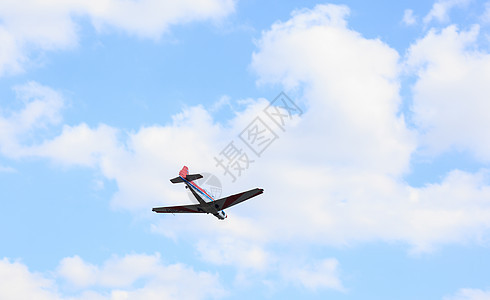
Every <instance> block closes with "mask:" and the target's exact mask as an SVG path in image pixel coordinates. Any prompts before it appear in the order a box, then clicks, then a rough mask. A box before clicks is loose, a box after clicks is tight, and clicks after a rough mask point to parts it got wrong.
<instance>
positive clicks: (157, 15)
mask: <svg viewBox="0 0 490 300" xmlns="http://www.w3.org/2000/svg"><path fill="white" fill-rule="evenodd" d="M234 5H235V3H234V1H233V0H200V1H178V2H175V1H155V0H142V1H124V0H102V1H83V0H70V1H59V0H55V1H49V2H46V1H39V0H27V1H23V2H22V3H20V2H18V1H13V0H6V1H2V2H1V3H0V44H1V45H2V48H1V49H0V76H1V75H3V74H5V73H15V72H19V71H21V70H22V69H23V67H24V64H25V63H26V62H27V61H29V57H30V55H31V54H32V53H33V52H35V51H39V50H43V51H46V50H55V49H67V48H72V47H74V46H76V45H77V43H78V31H79V26H80V25H78V24H77V22H76V18H77V17H88V19H90V20H91V21H92V24H93V25H94V26H95V28H96V29H97V30H98V31H100V32H107V31H108V30H116V31H121V32H125V33H128V34H131V35H134V36H138V37H143V38H151V39H158V38H160V36H161V35H162V34H163V33H165V32H166V31H168V28H169V27H170V26H172V25H176V24H183V23H188V22H193V21H202V20H218V19H221V18H223V17H225V16H227V15H229V14H230V13H231V12H233V10H234Z"/></svg>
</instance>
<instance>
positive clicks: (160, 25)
mask: <svg viewBox="0 0 490 300" xmlns="http://www.w3.org/2000/svg"><path fill="white" fill-rule="evenodd" d="M234 5H235V3H234V1H233V0H199V1H189V0H187V1H178V2H175V1H157V0H143V1H138V2H133V1H117V0H105V1H98V2H93V3H91V4H89V5H88V7H87V8H88V12H89V15H90V16H91V17H92V19H93V22H94V25H95V27H96V28H98V29H99V30H102V29H103V28H104V27H111V28H116V29H120V30H123V31H125V32H128V33H130V34H134V35H137V36H141V37H147V38H153V39H158V38H159V37H160V36H161V35H162V34H163V33H165V32H166V31H167V30H168V27H169V26H171V25H175V24H183V23H188V22H192V21H199V20H209V19H215V20H216V19H220V18H223V17H225V16H227V15H228V14H230V13H231V12H233V10H234Z"/></svg>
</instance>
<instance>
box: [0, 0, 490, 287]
mask: <svg viewBox="0 0 490 300" xmlns="http://www.w3.org/2000/svg"><path fill="white" fill-rule="evenodd" d="M107 3H109V2H107ZM148 3H149V2H148ZM348 15H349V9H348V8H347V7H346V6H338V5H318V6H316V7H315V8H313V9H305V10H298V11H295V12H293V14H292V16H291V18H290V19H289V20H287V21H283V22H277V23H275V24H274V25H272V26H271V28H270V29H269V30H267V31H264V32H263V33H262V36H261V38H260V39H259V40H258V41H257V50H256V52H255V53H254V54H253V57H252V63H251V67H252V69H253V70H254V71H255V72H256V73H257V75H258V82H259V84H279V85H281V86H283V87H284V89H285V90H286V92H287V93H290V95H295V96H296V97H294V98H293V99H294V101H295V102H297V103H298V105H299V106H300V107H302V108H303V110H304V113H303V114H302V115H301V117H299V116H294V117H293V118H292V119H288V120H289V121H290V122H289V123H288V125H287V127H285V128H284V130H282V129H281V128H280V127H278V125H277V124H275V123H274V122H272V121H271V119H269V118H268V117H267V116H266V115H264V111H263V110H264V108H265V107H267V103H266V101H265V100H264V99H257V100H250V101H248V104H247V106H246V108H245V109H243V110H242V111H240V112H237V113H236V115H235V117H234V118H233V119H232V120H229V122H228V123H226V124H220V123H217V122H215V121H214V119H213V117H212V115H211V114H210V112H208V111H206V110H205V109H204V108H203V107H201V106H196V107H190V108H186V109H184V110H183V111H182V113H181V114H178V115H176V116H174V118H173V121H172V122H170V123H169V124H165V125H154V126H149V127H142V128H140V129H139V130H136V131H131V132H121V131H119V130H117V129H115V128H111V127H109V126H107V125H103V124H101V125H99V126H97V127H95V128H90V127H88V126H87V125H85V124H79V125H71V126H68V125H66V126H64V127H63V128H62V131H61V134H60V135H58V136H56V137H54V138H50V139H46V140H43V141H41V142H31V143H26V142H25V141H23V140H22V139H21V138H20V137H25V132H28V130H31V129H32V128H33V126H34V125H32V124H33V123H32V122H28V121H25V122H24V123H23V124H26V125H25V126H24V127H21V128H24V129H19V132H20V133H19V134H18V135H15V136H7V137H5V136H6V135H5V133H2V135H0V136H1V137H2V138H3V139H4V140H10V141H11V140H13V141H15V143H13V144H14V145H17V147H19V149H20V150H22V151H21V152H20V153H23V154H24V155H30V156H39V157H46V158H49V159H52V160H54V161H56V162H60V163H63V164H66V165H70V164H72V165H84V166H88V167H93V168H97V169H98V170H99V171H100V172H101V174H103V175H104V176H105V177H106V178H108V179H111V180H115V182H116V183H117V186H118V191H117V192H116V194H115V195H114V197H113V199H112V204H113V205H114V206H115V207H119V208H125V209H129V210H131V211H133V212H137V213H141V214H148V215H149V214H150V213H151V212H149V210H148V208H149V207H152V206H157V205H158V206H159V205H170V204H184V203H187V202H189V199H188V198H187V195H185V193H184V192H183V189H182V187H180V186H175V185H171V184H169V182H168V179H169V178H172V177H174V176H175V173H176V172H177V171H178V170H179V169H180V168H181V167H182V164H183V163H186V164H188V165H189V167H190V168H191V171H207V172H211V173H215V174H217V175H219V176H220V178H222V179H223V182H226V183H228V184H226V185H225V190H224V191H223V193H224V194H231V193H234V192H239V191H241V190H243V189H246V188H253V187H256V186H259V187H262V188H264V189H265V193H264V194H263V195H261V196H259V197H257V198H254V199H252V200H250V202H247V203H244V204H241V205H239V206H237V207H234V208H233V209H232V210H230V211H229V218H228V219H227V220H226V221H225V222H220V221H218V220H210V218H209V216H205V215H199V216H193V217H192V218H188V216H175V217H170V216H160V215H159V216H157V215H151V216H150V215H149V216H148V218H153V219H151V222H153V225H152V230H153V231H154V232H156V233H162V234H164V235H165V236H167V237H169V238H174V239H177V238H178V237H179V236H183V235H185V236H189V235H193V236H195V237H196V240H197V242H196V245H195V246H196V249H197V253H198V255H199V257H200V258H201V259H202V260H204V261H207V262H210V263H213V264H221V265H233V266H235V267H237V269H239V270H240V272H242V273H243V274H245V275H244V276H247V275H250V274H252V275H255V274H261V275H263V276H273V275H272V274H275V275H274V276H282V277H283V278H285V279H288V280H289V282H296V283H299V284H301V285H303V286H305V287H306V288H308V289H319V288H330V289H337V290H342V289H343V287H342V283H341V278H342V274H341V273H340V272H339V265H341V263H342V262H341V261H340V262H339V261H337V260H336V259H335V258H329V257H325V258H323V259H320V260H319V261H307V260H301V259H296V260H291V259H289V258H290V256H291V255H293V254H294V253H293V252H294V251H295V250H294V249H289V248H288V247H290V245H291V240H294V241H295V242H296V243H297V244H300V245H306V246H305V247H306V248H307V247H308V245H320V246H323V245H350V244H355V243H360V242H364V241H379V240H380V241H402V242H404V243H407V244H409V245H411V246H412V248H413V249H414V250H415V251H428V250H431V249H433V247H434V246H438V245H441V244H446V243H461V242H478V241H480V240H481V239H484V237H485V236H486V235H488V232H489V229H490V222H489V221H488V220H490V201H488V199H490V188H489V176H488V171H487V170H480V171H479V172H477V173H468V172H462V171H458V170H453V171H452V172H450V173H448V174H446V176H445V177H443V178H442V180H441V181H440V182H438V183H433V184H430V185H429V184H428V185H426V186H423V187H420V188H414V187H411V186H409V185H408V184H407V183H406V182H405V181H404V180H403V176H404V175H405V174H407V173H408V172H410V158H411V155H413V153H414V152H415V151H417V148H418V147H420V146H421V145H422V146H425V147H426V148H429V149H432V150H433V151H434V153H436V152H438V151H439V152H440V151H443V150H444V149H447V147H451V146H457V147H461V148H462V149H469V150H470V151H473V152H474V153H475V155H477V156H478V157H479V158H481V159H482V160H484V161H488V153H490V152H489V151H488V150H487V149H488V148H486V147H487V142H486V140H485V139H484V138H482V135H483V134H484V132H486V131H484V130H480V129H481V128H488V126H489V124H488V121H487V119H486V118H484V116H483V113H484V111H486V110H485V108H486V104H485V102H484V101H483V99H482V98H481V97H482V96H481V95H485V94H488V92H486V91H487V90H488V87H487V86H486V85H485V84H484V83H485V78H488V74H487V70H486V66H487V55H486V54H485V53H482V52H479V51H477V50H476V49H472V48H471V47H470V46H471V44H472V43H473V42H474V41H475V36H476V35H477V34H478V28H477V27H475V28H473V29H472V30H469V31H459V30H457V29H456V28H455V27H452V26H450V27H448V28H446V29H444V30H442V31H429V32H428V33H427V36H426V37H424V38H423V39H421V40H419V41H417V42H416V43H415V44H414V45H413V46H412V47H411V48H410V51H409V54H408V58H407V62H406V66H409V67H410V68H411V69H412V70H414V72H416V75H417V78H416V83H415V85H414V106H413V109H414V119H415V120H416V121H415V122H416V124H417V130H419V128H420V132H422V134H421V133H420V132H417V131H416V130H415V129H409V128H408V127H407V125H406V122H405V119H404V115H403V113H400V105H401V99H400V96H399V93H400V91H399V89H400V72H401V71H402V68H403V67H404V66H405V65H404V64H403V63H401V62H400V57H399V55H398V53H397V52H396V51H395V50H394V49H392V48H390V47H389V46H388V45H387V44H385V43H384V42H382V41H380V40H378V39H368V38H365V37H363V36H362V35H361V34H360V33H358V32H356V31H354V30H352V29H350V28H349V26H348V25H347V21H346V19H347V16H348ZM116 19H117V18H116ZM441 49H444V51H440V50H441ZM456 69H457V70H459V72H452V71H454V70H456ZM461 70H462V71H461ZM447 88H449V91H447V92H446V91H445V89H447ZM45 92H46V91H45ZM48 94H49V93H48ZM55 95H56V94H52V95H51V96H52V97H54V98H56V97H55ZM462 95H465V96H466V97H465V98H464V99H465V101H462V100H461V96H462ZM31 98H32V97H31ZM31 98H30V99H31ZM48 98H49V99H51V97H48ZM32 99H33V98H32ZM32 99H31V100H29V101H27V103H26V104H25V108H24V109H23V110H20V113H15V112H14V113H11V114H10V115H7V116H5V117H3V118H2V119H1V122H2V123H1V124H2V126H13V125H12V124H17V123H16V122H12V121H11V120H12V119H13V118H14V117H15V116H17V115H23V114H25V115H26V116H27V117H25V119H26V120H32V119H35V120H38V119H45V120H48V121H45V122H46V124H48V125H49V124H55V123H56V122H59V121H58V115H57V113H56V112H58V111H59V109H60V107H61V106H62V105H60V104H57V102H56V101H55V102H53V103H51V102H49V105H48V106H49V107H52V108H53V109H52V110H50V109H48V108H46V107H44V106H43V105H41V108H36V109H32V110H33V111H34V112H33V113H23V112H24V111H28V110H29V109H27V108H28V107H30V103H33V102H35V101H33V100H32ZM40 99H44V98H40ZM46 99H47V98H46ZM46 99H44V100H42V101H41V102H42V103H45V102H46V101H48V100H46ZM43 101H44V102H43ZM448 104H449V105H448ZM458 112H459V113H461V112H463V113H461V114H464V115H471V116H472V118H471V119H468V120H464V121H461V118H458V116H459V115H458ZM256 117H260V118H261V120H263V121H264V122H266V123H267V124H268V126H269V127H270V128H271V129H273V130H274V131H275V132H276V133H277V134H278V136H279V139H277V140H275V141H274V143H273V144H271V146H270V147H269V148H267V151H265V152H264V153H263V154H262V155H261V156H260V157H258V156H257V155H255V154H254V153H253V152H249V153H248V154H249V155H250V157H251V158H252V159H253V160H254V162H253V163H252V165H251V166H250V168H249V169H248V170H246V171H245V172H244V173H243V174H242V176H241V177H240V178H239V180H237V181H236V182H235V183H234V184H231V182H230V181H229V178H228V177H227V176H223V170H222V169H220V168H217V167H216V166H215V160H214V157H215V156H217V155H218V154H219V152H220V151H221V150H222V149H223V148H224V147H225V146H226V145H227V144H228V143H229V142H230V141H234V142H236V144H237V145H238V146H239V147H241V148H242V149H243V150H244V151H248V150H247V149H248V148H247V147H246V145H244V144H243V143H241V142H240V139H239V138H238V137H237V135H238V134H239V133H240V132H242V131H243V129H244V128H245V127H246V126H247V125H248V124H249V123H250V122H251V121H252V120H254V118H256ZM19 118H20V117H19ZM5 124H6V125H5ZM29 124H30V125H29ZM36 124H37V122H36ZM3 128H6V127H3ZM25 128H27V129H25ZM475 129H477V130H475ZM35 130H38V129H35ZM472 130H473V131H472ZM4 132H6V131H4ZM449 133H452V134H449ZM2 149H3V148H2ZM63 149H69V150H70V151H66V152H64V151H65V150H63ZM2 151H4V153H9V152H8V148H7V150H2ZM252 203H254V204H252ZM213 221H214V222H213ZM276 247H279V248H281V249H286V250H283V251H281V253H278V252H276V251H275V250H274V249H276ZM293 248H294V247H293ZM288 251H291V252H288ZM132 259H134V260H135V261H139V263H140V264H141V265H142V266H148V268H143V269H142V270H138V272H135V273H134V274H135V275H134V276H136V277H137V278H147V277H146V276H153V277H154V276H157V277H159V278H160V274H163V275H161V276H163V277H164V278H165V276H167V275H165V274H168V272H170V271H169V269H170V267H168V266H162V265H159V267H155V268H156V269H155V268H151V267H149V266H150V265H152V263H151V262H152V260H158V258H157V257H151V256H150V257H132V258H131V259H126V258H122V259H121V258H116V259H115V260H114V261H115V262H114V261H108V262H106V263H105V264H103V265H102V266H95V265H91V264H88V263H86V262H84V261H83V260H82V259H80V258H79V257H71V258H67V259H65V260H63V261H62V263H61V264H60V267H59V271H58V272H59V274H60V276H63V278H65V279H66V280H67V282H69V283H71V284H72V285H73V286H75V287H92V286H99V287H106V288H113V289H119V288H121V287H122V286H124V285H127V284H132V283H134V282H135V280H136V279H135V278H136V277H131V276H129V277H128V276H121V277H119V276H116V277H112V276H108V275H107V274H117V273H119V272H118V271H117V270H120V269H123V270H125V268H126V266H127V264H129V265H130V264H131V262H130V261H132ZM286 261H296V262H297V263H295V264H285V263H284V262H286ZM173 268H176V269H179V268H181V267H179V266H174V267H173ZM184 269H185V270H187V271H186V272H190V273H189V274H191V275H190V276H198V275H196V274H195V272H194V271H189V270H188V269H186V268H184ZM121 273H123V274H125V273H124V272H121ZM148 274H150V275H148ZM179 274H180V273H179ZM277 274H282V275H277ZM205 275H206V274H204V275H203V276H205ZM252 275H250V276H251V277H254V276H252ZM206 276H208V275H206ZM153 277H152V278H153ZM259 277H260V276H259ZM107 278H115V279H113V280H112V281H111V280H108V279H107ZM209 280H212V278H211V279H209ZM252 280H253V279H252ZM149 282H150V283H149V284H148V286H152V287H153V283H155V281H153V280H150V281H149ZM155 285H156V283H155ZM146 292H147V291H146V290H131V291H125V290H121V291H119V290H117V293H120V294H119V295H121V293H123V294H124V293H129V295H132V294H133V293H135V294H136V293H142V295H143V293H146ZM113 293H116V291H115V290H114V291H113ZM148 293H150V292H148ZM145 295H146V294H145Z"/></svg>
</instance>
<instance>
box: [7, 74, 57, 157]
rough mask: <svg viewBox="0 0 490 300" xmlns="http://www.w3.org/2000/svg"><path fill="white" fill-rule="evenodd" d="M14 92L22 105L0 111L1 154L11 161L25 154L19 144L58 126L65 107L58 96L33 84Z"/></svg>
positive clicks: (48, 89) (46, 88)
mask: <svg viewBox="0 0 490 300" xmlns="http://www.w3.org/2000/svg"><path fill="white" fill-rule="evenodd" d="M15 91H16V94H17V98H18V100H19V101H21V102H22V103H23V107H22V109H20V110H18V111H15V110H10V111H7V110H6V109H3V110H1V111H0V112H1V115H0V151H1V152H2V153H3V154H4V155H7V156H11V157H16V156H21V155H24V154H25V153H22V151H23V150H24V149H23V148H22V147H21V145H20V144H21V143H22V142H23V141H24V140H26V139H29V137H30V138H31V139H32V136H33V135H34V132H35V131H36V130H40V129H41V130H42V129H46V128H47V127H49V126H50V125H56V124H59V123H60V122H61V113H60V111H61V109H62V108H63V106H64V100H63V97H62V96H61V95H60V94H59V93H58V92H56V91H55V90H53V89H51V88H49V87H46V86H43V85H40V84H38V83H36V82H29V83H27V84H25V85H22V86H17V87H15Z"/></svg>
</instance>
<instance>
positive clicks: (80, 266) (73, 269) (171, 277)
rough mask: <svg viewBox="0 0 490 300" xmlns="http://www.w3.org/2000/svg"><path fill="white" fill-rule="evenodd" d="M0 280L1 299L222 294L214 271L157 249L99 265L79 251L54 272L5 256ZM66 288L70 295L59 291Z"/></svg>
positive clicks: (0, 265) (114, 298)
mask: <svg viewBox="0 0 490 300" xmlns="http://www.w3.org/2000/svg"><path fill="white" fill-rule="evenodd" d="M48 274H49V275H48ZM0 279H1V281H0V298H1V299H5V300H14V299H46V300H48V299H49V300H53V299H60V300H62V299H66V300H68V299H71V300H82V299H101V300H109V299H110V300H117V299H145V300H146V299H205V298H210V297H212V298H221V297H222V296H224V295H226V291H225V290H224V288H223V287H222V286H221V283H220V282H219V278H218V276H216V275H213V274H210V273H207V272H199V271H195V270H193V269H192V268H190V267H187V266H185V265H182V264H173V265H164V264H163V263H162V261H161V258H160V256H159V254H155V255H145V254H131V255H126V256H124V257H117V256H114V257H112V258H111V259H109V260H107V261H106V262H104V263H103V264H102V265H101V266H97V265H92V264H89V263H86V262H84V261H83V260H82V259H81V258H80V257H78V256H74V257H67V258H64V259H63V260H62V261H61V262H60V265H59V267H58V269H57V271H56V272H46V273H34V272H31V271H29V270H28V268H27V266H25V265H24V264H22V263H20V262H11V261H10V260H8V259H6V258H4V259H2V260H0ZM190 283H192V287H193V288H191V289H189V288H188V287H189V284H190ZM66 285H68V286H66ZM73 288H76V289H75V290H73ZM69 290H71V291H72V292H74V294H70V293H68V292H63V293H62V292H60V291H69ZM95 290H97V292H96V291H95Z"/></svg>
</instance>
